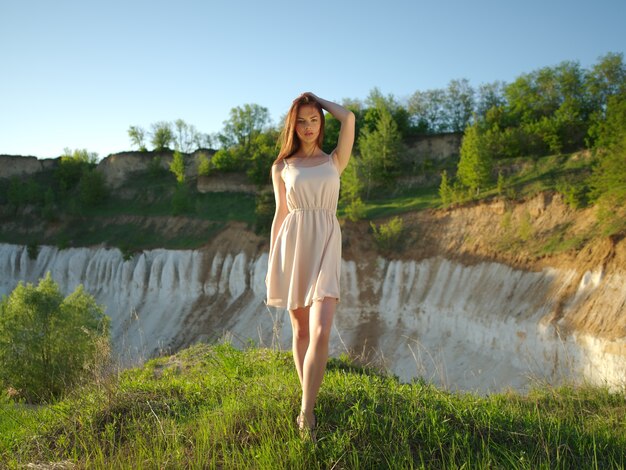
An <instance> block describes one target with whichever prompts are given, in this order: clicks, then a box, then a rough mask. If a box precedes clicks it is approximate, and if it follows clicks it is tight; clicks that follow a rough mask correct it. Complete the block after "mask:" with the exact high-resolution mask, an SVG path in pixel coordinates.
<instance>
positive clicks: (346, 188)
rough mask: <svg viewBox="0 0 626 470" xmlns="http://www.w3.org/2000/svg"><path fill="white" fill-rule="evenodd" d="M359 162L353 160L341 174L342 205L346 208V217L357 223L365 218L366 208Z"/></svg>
mask: <svg viewBox="0 0 626 470" xmlns="http://www.w3.org/2000/svg"><path fill="white" fill-rule="evenodd" d="M358 164H359V163H358V161H357V160H356V159H355V158H351V159H350V161H349V162H348V166H347V167H346V169H345V170H344V171H343V173H342V174H341V193H340V203H341V204H342V205H343V206H345V212H346V217H348V219H350V220H351V221H353V222H355V221H357V220H359V219H362V218H363V217H364V216H365V207H364V204H363V200H362V199H361V194H362V192H363V181H362V180H361V178H359V170H358V168H357V166H358Z"/></svg>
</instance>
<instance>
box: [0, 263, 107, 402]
mask: <svg viewBox="0 0 626 470" xmlns="http://www.w3.org/2000/svg"><path fill="white" fill-rule="evenodd" d="M108 334H109V319H108V318H107V317H106V316H105V315H104V313H103V309H102V307H100V306H99V305H97V304H96V301H95V300H94V298H93V297H92V296H91V295H89V294H87V293H86V292H84V290H83V287H82V286H80V285H79V286H78V287H77V288H76V290H75V291H74V292H73V293H72V294H70V295H69V296H67V297H65V298H64V297H63V295H62V294H61V292H60V291H59V287H58V285H57V284H56V283H55V282H54V281H53V280H52V278H51V276H50V273H47V274H46V277H45V278H43V279H41V280H40V281H39V284H38V285H37V286H33V285H32V284H23V283H22V282H20V283H19V284H18V285H17V287H16V288H15V289H14V290H13V292H11V294H10V295H9V296H8V297H4V298H3V300H2V302H1V303H0V383H2V386H3V387H5V388H8V387H12V388H14V389H16V390H18V391H19V392H20V394H21V396H23V397H24V398H26V399H27V400H28V401H29V402H41V401H45V400H49V399H53V398H57V397H59V396H60V395H62V394H63V392H64V391H66V390H67V389H68V388H70V387H72V386H73V385H75V384H77V383H78V382H80V380H81V379H83V378H84V376H85V374H86V371H87V370H88V368H89V366H90V365H93V364H94V362H95V361H96V360H98V358H99V354H102V353H105V355H106V353H107V351H108V348H107V345H108V338H109V336H108Z"/></svg>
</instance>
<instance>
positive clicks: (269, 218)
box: [254, 191, 276, 235]
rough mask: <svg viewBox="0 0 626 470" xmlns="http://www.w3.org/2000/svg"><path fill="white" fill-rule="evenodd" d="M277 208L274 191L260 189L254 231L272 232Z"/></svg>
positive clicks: (255, 211)
mask: <svg viewBox="0 0 626 470" xmlns="http://www.w3.org/2000/svg"><path fill="white" fill-rule="evenodd" d="M275 210H276V203H275V201H274V193H273V192H272V191H260V192H259V193H258V194H257V196H256V207H255V210H254V215H255V222H254V231H255V232H256V233H257V234H259V235H261V234H263V235H267V234H269V233H270V231H271V229H272V222H273V221H274V212H275Z"/></svg>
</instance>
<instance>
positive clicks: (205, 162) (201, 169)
mask: <svg viewBox="0 0 626 470" xmlns="http://www.w3.org/2000/svg"><path fill="white" fill-rule="evenodd" d="M211 168H212V166H211V160H209V157H208V155H207V154H206V153H204V152H202V153H200V155H198V176H209V175H210V174H211Z"/></svg>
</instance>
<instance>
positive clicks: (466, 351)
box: [0, 244, 626, 392]
mask: <svg viewBox="0 0 626 470" xmlns="http://www.w3.org/2000/svg"><path fill="white" fill-rule="evenodd" d="M229 248H232V247H226V248H225V250H226V251H219V250H215V249H214V250H209V249H203V250H194V251H174V250H164V249H158V250H151V251H144V252H143V253H141V254H137V255H135V256H134V257H133V258H132V259H130V260H127V261H125V260H124V259H123V257H122V254H121V253H120V251H118V250H117V249H105V248H71V249H65V250H59V249H57V248H55V247H50V246H42V247H40V250H39V252H38V255H37V257H36V259H30V258H29V256H28V252H27V249H26V247H24V246H17V245H7V244H0V276H1V277H0V294H8V293H10V292H11V290H12V289H13V288H14V287H15V286H16V285H17V283H18V282H19V281H25V282H31V283H36V282H37V281H38V280H39V278H41V277H43V276H44V275H45V273H46V272H47V271H50V272H51V274H52V277H53V279H54V280H55V281H56V282H57V283H58V284H59V285H60V286H61V288H62V290H63V291H64V292H65V293H69V292H71V291H73V290H74V289H75V287H76V286H77V285H78V284H82V285H83V286H84V288H85V290H86V291H87V292H89V293H91V294H92V295H93V296H94V297H95V298H96V300H97V302H98V303H100V304H101V305H104V306H105V307H106V313H107V315H109V316H110V317H111V320H112V322H111V330H112V341H113V347H114V350H115V351H116V352H117V354H118V355H119V357H120V358H121V359H122V360H123V362H124V363H125V364H127V365H130V364H134V363H138V362H141V361H143V360H145V359H146V358H149V357H151V356H153V355H156V354H159V353H160V352H172V351H174V350H177V349H179V348H181V347H185V346H187V345H190V344H192V343H194V342H196V341H203V340H205V341H212V340H216V339H218V338H220V337H222V336H223V335H224V334H228V335H230V336H231V337H232V338H233V341H234V342H236V343H239V344H242V345H243V344H245V343H246V342H247V341H248V340H250V339H251V340H253V341H254V342H255V343H257V344H263V345H265V346H270V345H273V346H276V347H282V348H284V349H289V348H290V338H291V329H290V326H289V319H288V315H287V314H286V312H285V311H282V310H276V309H268V308H267V307H266V306H265V305H264V302H263V300H264V297H265V284H264V279H265V272H266V267H267V253H266V252H264V251H263V250H262V249H259V250H258V251H257V252H254V250H253V251H252V252H250V250H247V251H246V250H243V251H236V250H232V249H231V251H227V250H229ZM625 305H626V273H625V272H624V271H617V272H613V273H611V274H606V273H605V272H604V271H603V268H602V266H598V267H597V269H594V270H589V271H587V272H585V273H578V272H576V271H575V270H563V269H553V268H546V269H543V270H542V271H539V272H530V271H523V270H519V269H514V268H511V267H509V266H507V265H505V264H499V263H495V262H483V263H478V264H473V265H464V264H462V263H460V262H455V261H450V260H447V259H444V258H441V257H439V256H437V257H432V258H426V259H423V260H421V261H407V260H404V261H401V260H395V261H390V260H386V259H383V258H381V257H378V258H377V259H375V260H373V261H372V260H370V261H369V262H368V264H365V263H364V264H363V265H359V264H358V263H357V262H356V261H353V260H344V261H343V264H342V299H341V302H340V304H339V306H338V309H337V314H336V317H335V318H336V319H335V329H334V332H333V336H332V338H331V353H332V354H334V355H338V354H340V353H341V352H343V351H348V352H350V353H352V354H355V353H357V354H358V353H361V352H366V355H367V356H368V357H369V358H370V359H371V360H373V361H374V362H376V363H379V364H381V363H382V364H384V365H385V366H386V367H387V368H388V370H390V371H391V372H393V373H395V374H397V375H398V376H399V377H400V378H401V379H403V380H411V379H412V378H417V377H424V378H425V379H426V380H429V381H433V382H435V383H437V384H439V385H444V386H447V387H449V388H451V389H459V390H475V391H479V392H489V391H498V390H503V389H506V388H508V387H513V388H516V389H519V390H524V389H526V388H527V387H528V386H529V385H530V384H532V382H533V381H534V380H545V381H548V382H550V383H558V382H560V381H562V380H573V381H576V382H578V381H582V380H585V381H589V382H591V383H596V384H608V385H610V386H612V387H621V386H623V385H624V384H625V383H626V337H623V336H622V337H617V338H613V339H607V338H605V337H599V336H594V335H593V334H589V333H587V332H585V331H584V329H581V330H575V329H572V328H560V327H559V325H560V324H562V323H563V322H566V320H567V319H568V318H569V317H571V316H573V315H576V314H577V312H580V311H583V310H584V309H590V308H594V309H605V310H606V312H607V318H610V317H611V315H613V316H614V315H616V314H623V310H624V308H625Z"/></svg>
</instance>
